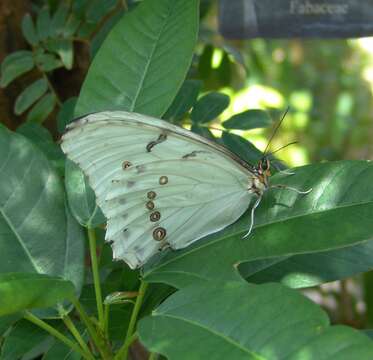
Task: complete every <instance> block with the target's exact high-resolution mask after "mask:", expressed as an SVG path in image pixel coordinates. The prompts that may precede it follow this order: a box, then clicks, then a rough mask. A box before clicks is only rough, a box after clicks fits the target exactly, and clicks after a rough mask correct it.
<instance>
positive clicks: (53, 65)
mask: <svg viewBox="0 0 373 360" xmlns="http://www.w3.org/2000/svg"><path fill="white" fill-rule="evenodd" d="M35 61H36V64H37V65H38V67H40V69H41V70H42V71H45V72H49V71H52V70H55V69H58V68H60V67H62V66H63V64H62V61H61V60H59V59H58V58H57V57H56V56H55V55H53V54H47V53H38V54H36V55H35Z"/></svg>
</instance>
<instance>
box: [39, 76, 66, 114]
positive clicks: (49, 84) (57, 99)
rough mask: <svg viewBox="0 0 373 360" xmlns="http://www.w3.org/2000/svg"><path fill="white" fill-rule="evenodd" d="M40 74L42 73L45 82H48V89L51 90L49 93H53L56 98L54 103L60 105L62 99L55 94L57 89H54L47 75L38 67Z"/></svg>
mask: <svg viewBox="0 0 373 360" xmlns="http://www.w3.org/2000/svg"><path fill="white" fill-rule="evenodd" d="M39 70H40V71H41V72H42V74H43V78H44V79H45V80H46V82H47V83H48V87H49V90H50V91H51V93H52V94H53V95H54V97H55V98H56V103H57V105H58V106H59V107H61V106H62V100H61V99H60V96H59V95H58V94H57V91H56V89H55V88H54V86H53V84H52V83H51V81H50V80H49V77H48V75H47V74H46V73H45V72H44V71H43V70H41V69H39Z"/></svg>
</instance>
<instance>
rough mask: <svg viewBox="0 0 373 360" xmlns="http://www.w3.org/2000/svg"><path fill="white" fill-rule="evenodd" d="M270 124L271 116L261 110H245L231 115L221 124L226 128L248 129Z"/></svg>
mask: <svg viewBox="0 0 373 360" xmlns="http://www.w3.org/2000/svg"><path fill="white" fill-rule="evenodd" d="M271 124H272V119H271V117H270V116H269V115H268V114H267V113H266V112H265V111H263V110H256V109H255V110H247V111H244V112H242V113H239V114H236V115H233V116H232V117H231V118H229V119H228V120H226V121H224V122H223V123H222V125H223V126H224V127H225V128H226V129H239V130H250V129H257V128H265V127H268V126H270V125H271Z"/></svg>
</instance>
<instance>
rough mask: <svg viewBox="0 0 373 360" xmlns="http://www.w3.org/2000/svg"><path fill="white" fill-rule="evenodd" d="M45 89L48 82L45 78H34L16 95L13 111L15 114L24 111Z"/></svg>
mask: <svg viewBox="0 0 373 360" xmlns="http://www.w3.org/2000/svg"><path fill="white" fill-rule="evenodd" d="M47 90H48V83H47V81H46V80H45V79H39V80H36V81H35V82H33V83H32V84H31V85H29V86H28V87H27V88H26V89H25V90H23V91H22V92H21V94H19V95H18V97H17V100H16V103H15V105H14V112H15V113H16V114H17V115H20V114H22V113H24V112H25V111H26V110H27V109H28V108H29V107H30V106H31V105H32V104H34V103H35V101H37V100H38V99H40V98H41V97H42V96H43V95H44V94H45V92H46V91H47Z"/></svg>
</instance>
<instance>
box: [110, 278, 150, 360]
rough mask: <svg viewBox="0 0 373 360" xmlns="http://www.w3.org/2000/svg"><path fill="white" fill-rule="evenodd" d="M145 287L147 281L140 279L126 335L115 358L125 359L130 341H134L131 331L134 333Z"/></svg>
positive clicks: (116, 359)
mask: <svg viewBox="0 0 373 360" xmlns="http://www.w3.org/2000/svg"><path fill="white" fill-rule="evenodd" d="M147 287H148V283H146V282H144V281H141V284H140V288H139V295H138V296H137V298H136V303H135V306H134V308H133V310H132V314H131V318H130V323H129V325H128V329H127V334H126V337H125V339H124V343H123V345H122V347H121V348H120V349H119V351H118V353H117V355H116V356H115V360H122V359H123V360H127V356H128V349H129V347H130V345H131V343H132V342H133V341H134V338H133V335H134V334H133V333H134V329H135V326H136V321H137V317H138V315H139V312H140V309H141V305H142V302H143V300H144V295H145V292H146V289H147ZM136 336H137V335H136Z"/></svg>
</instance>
